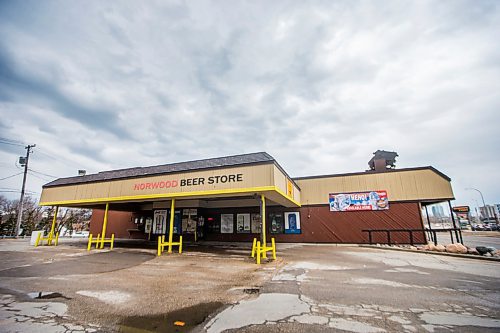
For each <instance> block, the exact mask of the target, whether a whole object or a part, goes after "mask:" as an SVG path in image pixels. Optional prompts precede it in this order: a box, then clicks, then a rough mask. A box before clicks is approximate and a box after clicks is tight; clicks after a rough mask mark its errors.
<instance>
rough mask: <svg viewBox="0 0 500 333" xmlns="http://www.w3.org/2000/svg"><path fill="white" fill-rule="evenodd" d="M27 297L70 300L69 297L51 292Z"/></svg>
mask: <svg viewBox="0 0 500 333" xmlns="http://www.w3.org/2000/svg"><path fill="white" fill-rule="evenodd" d="M28 296H29V297H31V298H33V299H53V298H64V299H71V298H69V297H66V296H64V295H63V294H61V293H55V292H51V291H39V292H35V293H28Z"/></svg>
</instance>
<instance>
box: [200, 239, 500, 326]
mask: <svg viewBox="0 0 500 333" xmlns="http://www.w3.org/2000/svg"><path fill="white" fill-rule="evenodd" d="M284 256H285V257H286V259H285V261H286V264H285V265H283V266H282V267H281V268H280V269H279V270H278V271H277V272H275V273H274V275H273V277H272V278H271V280H270V281H268V282H266V283H264V285H263V286H262V288H261V294H260V295H258V297H256V298H255V299H253V300H243V301H241V302H239V303H237V304H234V305H231V306H230V307H228V308H226V309H225V310H223V311H222V312H220V313H219V314H217V315H216V316H214V317H213V318H212V319H211V320H210V321H208V322H207V323H206V324H205V326H204V330H206V331H207V332H209V333H215V332H222V331H224V332H269V331H273V332H303V331H310V332H359V333H362V332H498V330H499V329H500V312H499V311H500V287H499V282H500V265H499V263H498V262H484V261H479V260H471V259H461V258H452V257H443V256H435V255H427V254H419V253H410V252H395V251H384V250H376V249H363V248H356V247H351V248H350V247H335V246H327V245H320V246H317V245H302V246H297V247H294V248H290V249H287V251H286V254H284ZM263 267H265V265H264V266H263Z"/></svg>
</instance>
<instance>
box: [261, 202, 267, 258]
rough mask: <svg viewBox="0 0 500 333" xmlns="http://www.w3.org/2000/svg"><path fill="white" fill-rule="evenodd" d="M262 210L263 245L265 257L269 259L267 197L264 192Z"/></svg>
mask: <svg viewBox="0 0 500 333" xmlns="http://www.w3.org/2000/svg"><path fill="white" fill-rule="evenodd" d="M261 201H262V202H261V207H262V208H261V211H262V214H261V215H262V216H261V219H262V230H261V232H262V244H263V245H262V247H263V249H264V253H263V256H262V257H263V258H266V259H267V241H266V197H265V196H264V194H262V195H261Z"/></svg>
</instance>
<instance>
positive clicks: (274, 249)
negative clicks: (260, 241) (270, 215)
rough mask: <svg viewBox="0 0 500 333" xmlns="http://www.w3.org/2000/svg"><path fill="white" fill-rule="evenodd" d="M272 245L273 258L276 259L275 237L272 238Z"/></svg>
mask: <svg viewBox="0 0 500 333" xmlns="http://www.w3.org/2000/svg"><path fill="white" fill-rule="evenodd" d="M271 245H272V247H273V259H274V260H276V243H275V242H274V237H273V238H271Z"/></svg>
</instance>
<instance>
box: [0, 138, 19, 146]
mask: <svg viewBox="0 0 500 333" xmlns="http://www.w3.org/2000/svg"><path fill="white" fill-rule="evenodd" d="M0 141H7V142H10V143H17V144H20V145H23V146H24V145H25V143H24V142H22V141H19V140H12V139H7V138H2V137H0Z"/></svg>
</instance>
